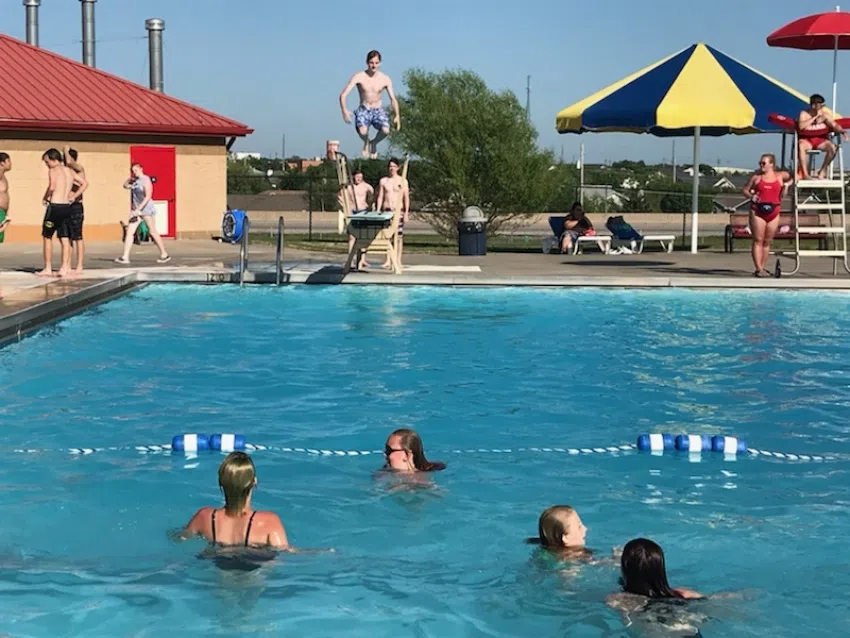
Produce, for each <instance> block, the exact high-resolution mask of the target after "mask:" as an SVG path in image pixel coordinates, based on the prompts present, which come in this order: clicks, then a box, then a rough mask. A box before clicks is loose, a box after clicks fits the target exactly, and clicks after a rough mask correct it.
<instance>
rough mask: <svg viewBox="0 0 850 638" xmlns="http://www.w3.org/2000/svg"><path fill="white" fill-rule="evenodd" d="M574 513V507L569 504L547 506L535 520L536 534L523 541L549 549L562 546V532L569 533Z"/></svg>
mask: <svg viewBox="0 0 850 638" xmlns="http://www.w3.org/2000/svg"><path fill="white" fill-rule="evenodd" d="M575 513H576V511H575V509H573V508H572V507H571V506H569V505H553V506H552V507H547V508H546V509H545V510H543V513H542V514H541V515H540V518H539V519H538V520H537V536H536V537H531V538H528V539H526V541H525V542H526V543H529V544H531V545H541V546H542V547H546V548H549V549H560V548H563V547H564V541H563V538H564V534H568V533H569V531H570V523H571V522H572V518H573V516H574V515H575Z"/></svg>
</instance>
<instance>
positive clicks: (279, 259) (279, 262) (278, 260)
mask: <svg viewBox="0 0 850 638" xmlns="http://www.w3.org/2000/svg"><path fill="white" fill-rule="evenodd" d="M283 226H284V224H283V215H281V216H280V217H278V218H277V253H276V255H275V283H276V284H277V285H278V286H279V285H280V280H281V275H282V272H281V270H282V268H283Z"/></svg>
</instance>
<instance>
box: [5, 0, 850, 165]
mask: <svg viewBox="0 0 850 638" xmlns="http://www.w3.org/2000/svg"><path fill="white" fill-rule="evenodd" d="M4 3H7V4H9V5H15V7H14V9H13V7H11V6H7V7H6V8H5V10H4V13H3V17H4V27H3V28H4V29H5V32H6V33H8V34H10V35H12V36H14V37H17V38H21V39H23V38H24V37H25V33H24V8H23V6H21V4H22V3H21V2H20V1H19V0H4ZM119 5H120V8H118V7H119ZM804 5H805V8H804ZM237 6H238V7H239V9H238V10H237V9H236V7H237ZM95 7H96V19H97V32H96V35H97V39H98V43H97V66H98V67H99V68H101V69H103V70H105V71H108V72H110V73H115V74H117V75H120V76H122V77H125V78H127V79H129V80H132V81H135V82H138V83H140V84H145V85H147V82H148V67H147V64H148V63H147V42H146V32H145V28H144V21H145V19H146V18H152V17H158V18H162V19H164V20H165V23H166V30H165V34H164V42H165V52H164V57H165V71H164V77H165V90H166V92H167V93H169V94H171V95H173V96H175V97H179V98H181V99H185V100H188V101H190V102H193V103H195V104H198V105H200V106H203V107H205V108H208V109H211V110H213V111H216V112H218V113H221V114H222V115H226V116H229V117H233V118H235V119H237V120H240V121H242V122H244V123H246V124H248V125H249V126H251V127H253V128H254V129H255V131H256V132H255V133H254V134H253V135H252V136H250V137H249V138H247V139H246V140H243V141H240V142H238V143H237V146H236V147H235V150H244V151H259V152H263V153H264V154H267V155H274V154H278V155H279V154H280V153H281V138H282V135H284V134H286V153H287V155H292V154H299V155H301V156H315V155H320V154H322V153H323V151H324V142H325V140H327V139H338V140H340V141H341V142H342V148H343V150H344V151H348V152H357V151H358V150H359V146H358V142H359V140H358V139H357V137H356V136H355V134H354V131H353V130H352V127H349V126H346V125H345V123H344V122H343V121H342V118H341V116H340V113H339V108H338V105H337V98H338V95H339V92H340V90H341V89H342V87H343V86H344V84H345V82H346V81H347V80H348V78H349V77H350V76H351V74H352V73H354V72H355V71H358V70H359V69H361V68H363V66H364V60H363V58H364V55H365V53H366V51H368V50H369V49H372V48H376V49H379V50H380V51H381V53H382V54H383V56H384V66H383V69H384V71H385V72H387V73H388V74H389V75H390V76H391V77H392V78H393V79H394V81H395V83H396V86H397V91H399V92H403V91H404V88H403V84H402V81H401V80H402V75H403V73H404V71H405V70H406V69H408V68H410V67H421V68H424V69H428V70H432V71H440V70H443V69H446V68H467V69H471V70H474V71H475V72H477V73H478V74H480V75H481V76H482V77H483V78H484V80H485V81H486V82H487V83H488V85H489V86H490V87H491V88H494V89H510V90H512V91H514V92H515V93H517V95H518V96H519V97H520V99H521V100H522V101H523V103H524V101H525V86H526V76H527V75H531V76H532V79H531V88H532V95H531V114H532V119H533V121H534V124H535V126H536V127H537V129H538V131H539V132H540V144H541V145H542V146H547V147H550V148H552V149H553V150H554V151H555V152H556V153H557V154H559V155H560V153H561V148H562V146H563V153H564V156H565V158H566V159H567V160H568V161H570V160H573V159H574V158H575V157H576V156H577V154H578V149H579V144H580V143H581V142H584V143H585V148H586V151H585V153H586V159H587V161H588V162H600V161H604V160H606V159H608V160H616V159H635V160H637V159H644V160H646V161H660V160H662V159H667V160H669V158H670V156H671V141H670V140H659V139H656V138H652V137H649V136H643V135H642V136H638V135H622V134H620V135H615V134H610V135H609V134H604V135H582V136H575V135H558V134H557V133H556V132H555V130H554V121H555V114H556V113H557V112H558V111H559V110H560V109H562V108H564V107H566V106H568V105H569V104H572V103H573V102H575V101H577V100H579V99H582V98H583V97H586V96H587V95H589V94H591V93H593V92H594V91H596V90H598V89H600V88H603V87H604V86H606V85H608V84H610V83H612V82H614V81H616V80H618V79H620V78H622V77H624V76H626V75H628V74H629V73H632V72H634V71H636V70H638V69H640V68H642V67H643V66H646V65H647V64H650V63H652V62H654V61H656V60H658V59H660V58H662V57H664V56H666V55H669V54H671V53H673V52H675V51H678V50H679V49H682V48H684V47H686V46H689V45H691V44H693V43H695V42H697V41H704V42H706V43H707V44H710V45H712V46H714V47H715V48H717V49H719V50H721V51H723V52H724V53H727V54H728V55H731V56H732V57H735V58H737V59H739V60H741V61H742V62H745V63H747V64H749V65H751V66H754V67H756V68H757V69H759V70H761V71H762V72H764V73H767V74H768V75H771V76H773V77H776V78H777V79H780V80H782V81H783V82H785V83H786V84H789V85H790V86H792V87H794V88H796V89H797V90H799V91H801V92H803V93H806V94H809V93H812V92H820V93H823V94H824V95H826V96H827V97H828V99H829V96H830V95H831V92H832V88H831V83H832V53H829V52H821V51H817V52H808V51H796V50H787V49H774V48H769V47H768V46H767V44H766V43H765V38H766V36H767V35H768V33H770V32H771V31H773V30H774V29H776V28H778V27H780V26H782V25H783V24H785V23H787V22H790V21H791V20H794V19H796V18H798V17H801V16H802V15H805V14H807V13H813V12H818V11H831V10H834V8H835V6H834V5H832V4H827V3H825V2H820V1H819V0H816V1H815V2H811V1H810V2H800V1H799V0H744V1H742V0H734V1H733V0H712V1H711V2H692V1H689V0H636V1H629V0H596V1H595V2H594V3H588V2H582V3H578V2H573V1H571V0H560V1H555V0H523V1H522V2H520V3H515V2H511V3H508V2H504V1H501V2H500V1H498V0H487V1H485V0H426V1H425V2H400V3H385V2H378V3H368V2H367V3H358V2H352V1H350V0H349V1H346V2H343V1H340V0H308V1H306V2H299V1H297V0H242V1H241V2H236V1H234V0H181V1H180V2H176V1H175V0H145V1H144V2H131V1H130V0H108V1H106V0H101V1H100V2H98V3H97V4H96V5H95ZM847 8H848V9H850V4H848V7H847ZM39 15H40V44H41V46H42V47H44V48H48V49H50V50H52V51H55V52H57V53H60V54H62V55H66V56H68V57H70V58H73V59H76V60H79V59H80V58H81V45H80V6H79V2H77V1H75V0H63V1H62V2H58V1H56V0H46V1H45V2H43V3H42V7H41V10H40V14H39ZM848 72H850V52H848V53H845V54H839V81H840V80H841V77H842V76H843V77H844V78H850V73H848ZM350 99H351V102H350V104H351V108H354V106H356V104H355V101H354V100H355V98H354V97H353V96H352V97H351V98H350ZM838 102H839V110H841V108H840V107H841V104H845V105H846V104H850V81H847V82H845V83H844V86H843V87H842V86H839V96H838ZM403 117H404V114H402V118H403ZM779 146H780V144H779V138H778V136H764V135H760V136H750V137H743V138H737V137H731V136H730V137H724V138H719V139H708V140H704V141H703V144H702V154H701V157H702V160H703V161H705V162H708V163H712V164H715V163H717V162H718V160H720V163H721V164H724V165H730V164H731V165H736V166H754V165H755V162H756V158H757V157H758V155H759V153H761V152H762V151H773V152H776V153H778V152H779ZM691 152H692V142H691V140H690V139H685V138H682V139H679V140H678V141H677V142H676V154H677V158H678V159H679V161H680V162H689V161H690V157H691Z"/></svg>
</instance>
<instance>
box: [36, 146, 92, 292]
mask: <svg viewBox="0 0 850 638" xmlns="http://www.w3.org/2000/svg"><path fill="white" fill-rule="evenodd" d="M42 160H43V161H44V165H45V166H47V175H48V179H49V183H48V185H47V190H45V191H44V198H43V199H44V204H45V207H46V211H45V214H44V223H43V225H42V231H41V236H42V237H43V238H44V242H43V243H44V246H43V248H44V269H42V270H41V271H40V272H38V273H36V274H37V275H39V276H41V277H52V276H53V268H52V261H53V235H54V233H56V234H58V235H59V243H60V245H61V246H62V265H61V266H60V267H59V272H58V273H57V274H58V275H59V276H60V277H67V276H68V275H69V274H70V271H71V240H70V228H69V223H70V217H71V213H72V212H73V211H72V207H71V201H72V200H73V199H74V195H73V193H72V188H73V186H74V184H79V185H80V186H82V184H83V180H82V178H80V177H79V176H78V175H76V174H75V173H74V171H72V170H71V169H70V168H68V167H67V166H65V164H64V162H63V161H62V153H60V152H59V151H58V150H56V149H55V148H51V149H49V150H48V151H46V152H45V153H44V155H42Z"/></svg>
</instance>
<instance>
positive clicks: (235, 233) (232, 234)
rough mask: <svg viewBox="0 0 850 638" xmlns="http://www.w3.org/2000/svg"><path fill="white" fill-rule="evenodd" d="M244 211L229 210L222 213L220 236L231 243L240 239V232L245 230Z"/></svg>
mask: <svg viewBox="0 0 850 638" xmlns="http://www.w3.org/2000/svg"><path fill="white" fill-rule="evenodd" d="M245 216H246V214H245V211H244V210H239V209H236V210H229V211H227V212H226V213H225V214H224V219H222V220H221V236H222V237H223V238H224V239H225V240H226V241H229V242H231V243H233V244H235V243H237V242H239V241H241V240H242V234H243V233H244V232H245Z"/></svg>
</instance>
